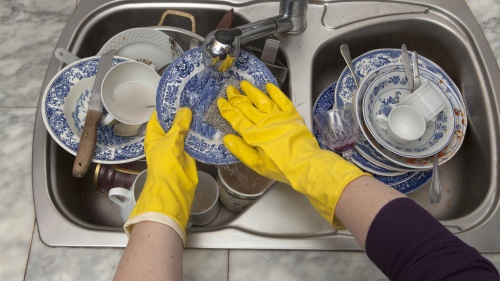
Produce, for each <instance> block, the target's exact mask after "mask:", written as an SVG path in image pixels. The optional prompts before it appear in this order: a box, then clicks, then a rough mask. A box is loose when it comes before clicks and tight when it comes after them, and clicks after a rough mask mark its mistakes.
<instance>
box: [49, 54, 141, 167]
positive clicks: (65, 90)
mask: <svg viewBox="0 0 500 281" xmlns="http://www.w3.org/2000/svg"><path fill="white" fill-rule="evenodd" d="M99 58H100V57H89V58H85V59H82V60H79V61H76V62H74V63H72V64H70V65H68V66H66V67H65V68H63V69H62V70H61V71H59V72H58V73H57V74H56V75H55V76H54V78H52V80H51V81H50V82H49V84H48V86H47V88H46V89H45V92H44V94H43V97H42V117H43V122H44V123H45V127H46V128H47V131H48V132H49V134H50V135H51V136H52V138H53V139H54V140H55V141H56V142H57V143H58V144H59V145H60V146H61V147H62V148H64V149H65V150H66V151H68V152H69V153H71V154H73V155H76V152H77V151H78V145H79V143H80V136H81V132H82V130H83V125H84V123H85V116H86V115H87V108H88V105H89V101H90V92H91V90H92V87H93V85H94V80H95V75H96V71H97V67H98V66H99ZM125 61H129V59H126V58H120V57H115V58H114V60H113V66H115V65H117V64H119V63H122V62H125ZM104 113H105V112H104ZM143 139H144V137H121V136H118V135H116V134H115V133H114V132H113V127H112V126H103V125H102V124H99V127H98V129H97V144H96V149H95V152H94V159H93V162H95V163H102V164H119V163H126V162H131V161H134V160H137V159H140V158H143V157H144V142H143Z"/></svg>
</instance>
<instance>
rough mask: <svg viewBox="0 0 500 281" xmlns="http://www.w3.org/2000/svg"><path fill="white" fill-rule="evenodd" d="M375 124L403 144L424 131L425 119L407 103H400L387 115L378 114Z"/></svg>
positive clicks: (414, 138) (416, 137)
mask: <svg viewBox="0 0 500 281" xmlns="http://www.w3.org/2000/svg"><path fill="white" fill-rule="evenodd" d="M376 123H377V125H378V126H379V127H380V128H381V129H383V130H385V131H387V135H388V136H389V137H390V138H391V139H392V140H393V141H395V142H396V143H398V144H405V143H409V142H411V141H414V140H417V139H419V138H420V137H422V135H423V134H424V133H425V128H426V121H425V118H424V116H423V115H422V114H421V113H420V111H418V110H417V109H415V108H414V107H411V106H409V105H400V106H398V107H396V108H394V109H393V110H392V111H391V113H389V116H388V117H385V116H383V115H379V116H377V118H376Z"/></svg>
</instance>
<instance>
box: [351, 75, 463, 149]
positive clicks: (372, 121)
mask: <svg viewBox="0 0 500 281" xmlns="http://www.w3.org/2000/svg"><path fill="white" fill-rule="evenodd" d="M426 74H428V73H426ZM426 74H424V75H425V77H426V78H424V79H423V80H428V79H427V78H430V79H431V80H429V81H430V83H431V85H432V86H433V87H435V88H436V90H438V89H439V91H440V90H441V89H440V88H438V85H436V84H435V79H432V78H433V77H432V75H430V76H431V77H429V76H428V75H426ZM369 81H370V80H364V81H363V83H367V82H369ZM363 86H364V85H360V88H361V89H364V87H363ZM363 94H364V95H363V103H362V110H363V119H364V122H365V125H366V126H367V128H368V130H369V131H370V133H371V134H372V135H373V136H374V137H375V139H376V140H377V142H378V143H380V144H381V145H382V146H384V147H385V148H387V149H388V150H390V151H392V152H393V153H396V154H398V155H401V156H404V157H410V158H423V157H429V156H433V155H434V154H436V153H438V152H439V151H441V150H442V149H443V148H444V147H445V146H446V145H448V143H449V142H450V141H451V138H452V136H453V131H454V128H455V118H453V108H456V107H457V106H459V102H458V101H457V100H456V99H455V98H454V97H450V99H451V100H448V99H447V100H446V102H447V103H446V105H445V109H444V110H443V111H442V112H440V113H439V114H438V116H437V118H436V121H435V122H429V123H428V124H427V128H426V130H425V132H424V134H423V135H422V137H420V138H419V139H417V140H414V141H411V142H409V143H405V144H404V145H401V144H398V143H396V142H394V141H393V140H392V139H391V138H390V137H389V135H388V134H387V131H385V130H383V129H382V128H381V127H380V126H378V125H377V121H376V120H377V117H378V116H384V117H385V118H387V117H388V116H389V113H390V112H391V111H392V110H393V109H394V108H395V107H397V106H398V104H399V102H400V101H401V100H403V99H404V98H405V97H407V96H408V95H411V91H410V86H409V85H408V80H407V78H406V74H405V72H404V71H401V70H393V71H390V72H385V73H384V74H382V75H380V76H378V77H376V78H375V79H373V81H372V82H371V83H370V84H369V86H368V87H366V91H365V92H364V93H363Z"/></svg>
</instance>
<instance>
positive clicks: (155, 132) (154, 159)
mask: <svg viewBox="0 0 500 281" xmlns="http://www.w3.org/2000/svg"><path fill="white" fill-rule="evenodd" d="M191 119H192V112H191V110H190V109H189V108H180V109H179V111H178V112H177V115H176V116H175V118H174V121H173V123H172V127H171V128H170V130H169V131H168V132H167V133H166V134H165V132H164V131H163V129H162V128H161V126H160V124H159V122H158V118H157V117H156V111H155V112H153V114H152V116H151V119H150V120H149V123H148V126H147V129H146V137H145V139H144V150H145V154H146V161H147V164H148V172H147V179H146V183H145V184H144V188H143V190H142V192H141V195H140V196H139V199H138V200H137V204H136V205H135V208H134V210H133V211H132V213H131V214H130V217H129V219H128V220H127V222H126V223H125V226H124V228H125V231H126V232H127V234H130V232H131V231H132V227H133V225H134V224H136V223H138V222H140V221H144V220H149V221H155V222H159V223H163V224H166V225H168V226H170V227H172V228H173V229H174V230H175V231H176V232H177V233H178V234H179V236H180V237H181V239H182V242H183V245H185V244H186V227H187V224H188V221H189V213H190V210H191V204H192V202H193V197H194V193H195V190H196V185H197V183H198V173H197V170H196V162H195V160H194V159H193V158H192V157H191V156H190V155H188V154H187V153H186V152H185V151H184V137H185V136H186V133H187V131H188V130H189V126H190V124H191Z"/></svg>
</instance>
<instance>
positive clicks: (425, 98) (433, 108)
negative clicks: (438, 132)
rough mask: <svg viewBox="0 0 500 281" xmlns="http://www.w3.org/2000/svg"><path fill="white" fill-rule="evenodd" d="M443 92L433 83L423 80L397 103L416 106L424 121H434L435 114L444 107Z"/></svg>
mask: <svg viewBox="0 0 500 281" xmlns="http://www.w3.org/2000/svg"><path fill="white" fill-rule="evenodd" d="M444 98H445V97H443V93H442V92H441V90H440V89H439V87H437V86H436V85H434V83H431V82H429V80H425V81H424V82H423V83H422V85H420V87H418V89H416V90H415V91H414V92H413V93H411V94H409V95H408V96H406V97H405V98H404V99H403V100H402V101H401V102H400V103H399V104H400V105H409V106H411V107H414V108H416V109H417V110H418V111H420V113H422V115H423V116H424V118H425V121H426V122H429V121H436V116H437V115H438V114H439V113H440V112H441V111H443V110H444V109H445V107H446V104H445V101H444V100H443V99H444Z"/></svg>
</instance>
